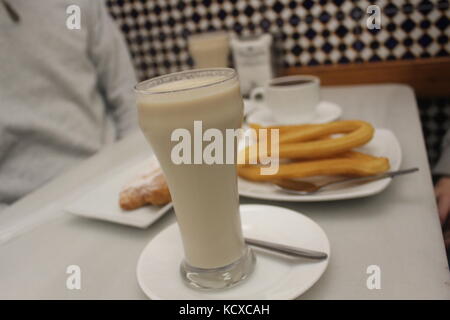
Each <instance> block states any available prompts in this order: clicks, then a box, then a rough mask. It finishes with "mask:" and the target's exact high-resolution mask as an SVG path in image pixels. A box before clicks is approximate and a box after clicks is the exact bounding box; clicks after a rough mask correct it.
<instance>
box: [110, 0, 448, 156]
mask: <svg viewBox="0 0 450 320" xmlns="http://www.w3.org/2000/svg"><path fill="white" fill-rule="evenodd" d="M106 1H107V4H108V7H109V10H110V13H111V15H112V16H113V18H114V19H115V20H116V22H117V23H118V25H119V26H120V28H121V29H122V31H123V33H124V35H125V37H126V40H127V42H128V45H129V49H130V52H131V55H132V58H133V61H134V64H135V67H136V70H137V73H138V76H139V78H141V79H146V78H149V77H153V76H155V75H159V74H165V73H168V72H174V71H178V70H183V69H187V68H189V67H190V66H192V60H191V59H190V57H189V54H188V51H187V41H186V40H187V37H188V36H189V35H190V34H193V33H198V32H204V31H207V30H218V29H224V30H228V31H232V32H235V33H237V34H241V35H250V34H260V33H264V32H270V33H272V34H276V35H278V37H279V38H280V39H281V51H282V55H281V59H282V65H284V66H285V67H290V66H304V65H319V64H339V63H350V62H363V61H380V60H396V59H414V58H428V57H438V56H449V55H450V42H449V39H448V38H449V37H450V23H449V22H450V9H449V1H448V0H391V1H387V0H302V1H299V0H106ZM371 4H376V5H378V6H379V7H380V8H381V12H382V15H381V29H380V30H369V29H368V28H367V25H366V24H367V18H368V16H369V15H368V14H367V8H368V7H369V6H370V5H371ZM419 105H420V110H421V117H422V123H423V130H424V134H425V137H426V142H427V147H428V150H429V158H430V163H431V164H434V163H435V162H436V160H437V158H438V156H439V152H440V141H441V138H442V136H443V135H444V133H445V130H446V129H448V128H450V122H449V121H450V120H449V113H450V111H449V110H450V99H435V100H424V99H422V100H420V101H419Z"/></svg>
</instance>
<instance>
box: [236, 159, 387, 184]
mask: <svg viewBox="0 0 450 320" xmlns="http://www.w3.org/2000/svg"><path fill="white" fill-rule="evenodd" d="M260 169H261V166H259V165H249V166H239V167H238V173H239V175H240V176H241V177H243V178H245V179H247V180H252V181H271V180H276V179H293V178H307V177H312V176H335V175H344V176H371V175H375V174H378V173H382V172H385V171H387V170H388V169H389V160H388V159H387V158H382V157H379V158H378V157H373V156H369V155H365V154H360V153H347V154H343V155H341V156H340V157H336V158H331V159H321V160H314V161H298V162H290V163H286V164H280V166H279V170H278V172H277V173H276V174H274V175H261V173H260Z"/></svg>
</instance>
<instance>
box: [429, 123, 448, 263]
mask: <svg viewBox="0 0 450 320" xmlns="http://www.w3.org/2000/svg"><path fill="white" fill-rule="evenodd" d="M433 174H434V175H436V176H439V177H440V178H439V180H438V182H437V183H436V186H435V188H434V192H435V194H436V200H437V204H438V210H439V219H440V221H441V225H442V229H443V233H444V241H445V247H446V248H447V250H450V130H449V131H447V133H446V134H445V137H444V140H443V143H442V152H441V157H440V158H439V161H438V163H437V164H436V166H435V167H434V169H433ZM449 260H450V255H449ZM449 263H450V262H449Z"/></svg>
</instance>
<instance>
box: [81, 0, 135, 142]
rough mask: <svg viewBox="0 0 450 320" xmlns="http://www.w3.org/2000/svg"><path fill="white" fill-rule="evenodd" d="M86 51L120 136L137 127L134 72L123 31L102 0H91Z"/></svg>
mask: <svg viewBox="0 0 450 320" xmlns="http://www.w3.org/2000/svg"><path fill="white" fill-rule="evenodd" d="M90 3H91V4H92V8H93V10H92V14H91V15H90V21H89V26H90V28H91V29H92V30H90V32H91V33H90V35H89V48H88V50H89V54H90V57H91V59H92V61H93V63H94V65H95V68H96V70H97V76H98V82H99V88H100V90H101V92H102V94H103V96H104V99H105V102H106V105H107V108H108V112H111V114H112V117H113V119H114V121H115V124H116V129H117V136H118V138H121V137H123V136H125V135H126V134H128V133H129V132H131V131H133V130H134V129H136V128H137V112H136V103H135V98H134V93H133V87H134V85H135V84H136V75H135V72H134V68H133V65H132V63H131V59H130V55H129V52H128V49H127V46H126V43H125V40H124V38H123V35H122V33H121V32H120V30H119V29H118V27H117V25H116V24H115V23H114V21H113V19H112V18H111V17H110V15H109V13H108V11H107V8H106V5H105V3H104V2H103V1H90Z"/></svg>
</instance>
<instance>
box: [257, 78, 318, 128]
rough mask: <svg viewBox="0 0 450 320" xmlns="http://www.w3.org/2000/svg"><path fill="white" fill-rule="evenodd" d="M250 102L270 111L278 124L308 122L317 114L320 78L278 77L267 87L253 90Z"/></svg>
mask: <svg viewBox="0 0 450 320" xmlns="http://www.w3.org/2000/svg"><path fill="white" fill-rule="evenodd" d="M250 99H251V100H252V101H253V102H255V103H256V104H258V103H259V104H260V106H261V107H266V108H268V109H269V110H270V111H271V113H272V116H273V118H274V120H275V121H276V122H278V123H283V124H296V123H306V122H309V121H311V120H313V119H314V117H315V115H316V108H317V105H318V104H319V101H320V79H319V78H318V77H315V76H310V75H295V76H287V77H280V78H275V79H272V80H271V81H269V83H268V84H267V85H266V86H264V87H258V88H255V89H253V90H252V92H251V94H250Z"/></svg>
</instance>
